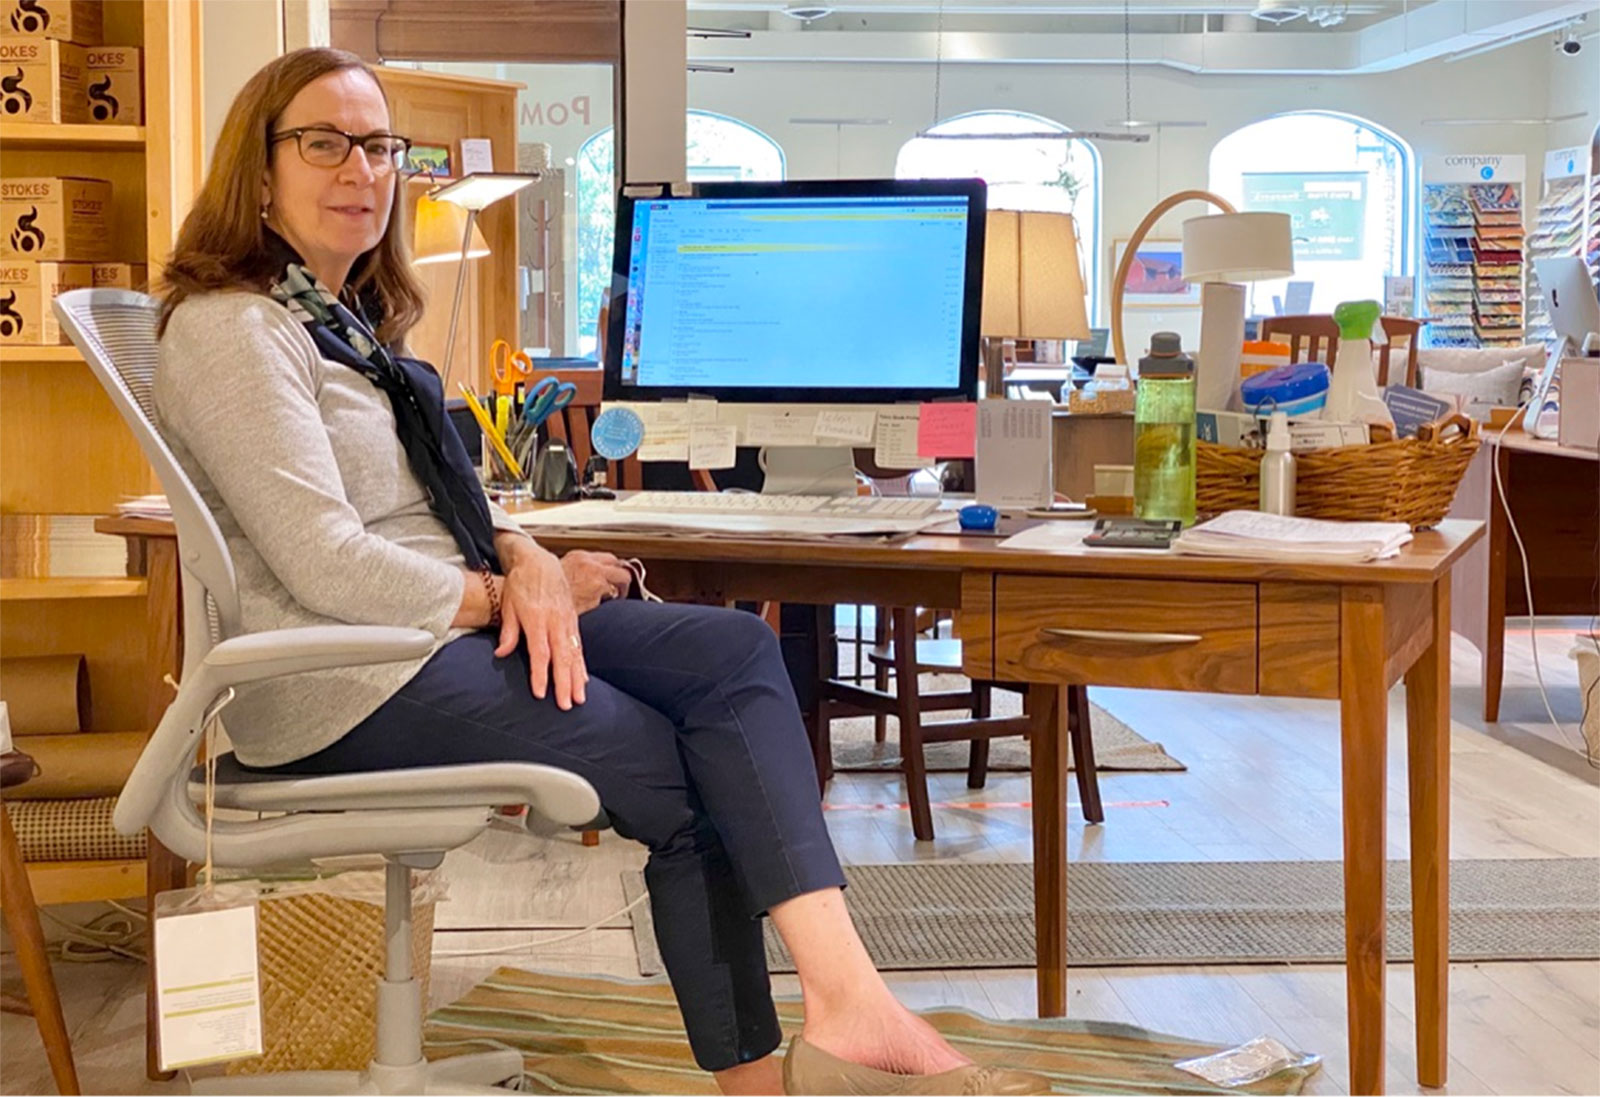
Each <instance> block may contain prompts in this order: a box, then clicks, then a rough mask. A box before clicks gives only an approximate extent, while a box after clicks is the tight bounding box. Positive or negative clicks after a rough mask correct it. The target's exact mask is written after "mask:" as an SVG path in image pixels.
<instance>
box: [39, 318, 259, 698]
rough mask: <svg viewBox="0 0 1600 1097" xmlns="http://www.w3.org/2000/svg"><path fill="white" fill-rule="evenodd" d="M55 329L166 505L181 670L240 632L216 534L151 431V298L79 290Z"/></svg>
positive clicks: (229, 564) (227, 564) (234, 589)
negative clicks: (94, 383) (174, 543)
mask: <svg viewBox="0 0 1600 1097" xmlns="http://www.w3.org/2000/svg"><path fill="white" fill-rule="evenodd" d="M55 311H56V316H57V318H58V319H59V320H60V321H61V328H62V330H63V331H65V332H66V333H67V336H68V338H70V339H71V340H72V342H73V344H74V345H75V346H76V347H77V348H78V350H79V351H80V352H82V354H83V357H84V360H85V361H86V362H88V363H89V369H90V370H91V371H92V372H93V373H94V375H95V378H96V379H97V380H98V381H99V382H100V384H101V387H103V388H104V389H105V390H106V395H107V396H109V397H110V398H111V403H112V405H113V406H114V407H115V408H116V409H117V412H118V414H120V415H121V416H122V419H123V421H124V422H125V423H127V424H128V429H129V430H131V431H132V432H133V436H134V438H135V439H137V440H138V442H139V448H140V449H141V450H143V451H144V455H145V458H146V459H147V460H149V462H150V464H151V465H152V466H153V467H154V469H155V473H156V477H157V479H158V480H160V482H161V487H162V490H163V491H165V492H166V495H167V501H168V503H170V504H171V506H172V519H173V523H174V524H175V525H176V526H177V530H178V560H179V564H180V567H181V570H182V580H183V612H184V660H183V661H184V669H185V671H187V670H188V669H189V668H190V667H191V666H193V665H194V664H195V663H196V662H198V661H199V660H200V659H201V658H203V657H204V656H205V654H206V652H207V651H209V650H210V649H211V646H212V645H213V644H214V643H216V642H217V641H218V640H220V639H222V638H223V637H225V636H231V635H234V634H236V633H237V632H238V631H239V591H238V586H237V583H236V581H235V579H234V573H233V561H232V559H231V558H230V557H229V556H228V549H227V545H226V543H225V542H224V541H223V539H222V531H221V530H219V529H218V528H217V523H216V520H215V519H214V518H212V516H211V511H210V510H209V509H207V507H206V505H205V502H204V500H202V499H201V498H200V493H199V492H198V491H196V490H195V486H194V484H193V482H191V481H190V479H189V477H188V476H187V475H186V474H185V473H184V471H183V469H182V467H181V466H179V464H178V462H177V459H176V458H174V457H173V455H172V450H170V449H169V448H168V447H167V444H166V442H165V441H164V440H163V439H162V437H161V434H160V432H159V431H158V430H157V429H156V426H155V403H154V397H153V389H154V385H155V374H156V364H157V362H158V360H159V357H160V356H159V351H158V348H157V345H156V321H157V319H158V317H159V315H160V306H159V304H158V303H157V302H156V300H155V299H154V298H152V297H148V296H146V295H145V294H142V293H135V292H133V291H131V290H123V289H82V290H73V291H71V292H69V293H63V294H62V295H61V296H60V297H57V298H56V300H55Z"/></svg>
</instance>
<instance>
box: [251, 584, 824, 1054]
mask: <svg viewBox="0 0 1600 1097" xmlns="http://www.w3.org/2000/svg"><path fill="white" fill-rule="evenodd" d="M579 628H580V631H581V632H582V634H583V652H584V659H585V661H586V662H587V664H588V667H589V674H590V681H589V685H588V691H587V692H588V700H587V701H586V702H585V703H584V704H582V705H575V706H573V708H572V709H571V710H570V711H568V712H562V711H561V710H560V709H558V708H557V707H556V705H555V701H554V699H553V698H554V691H553V690H552V691H550V693H549V695H548V696H547V697H546V699H545V700H543V701H540V700H538V699H537V698H535V697H534V696H533V694H532V691H531V690H530V688H529V685H528V657H527V652H526V650H524V649H522V648H519V649H518V652H517V654H516V655H514V656H510V657H507V658H504V659H497V658H495V655H494V648H495V644H496V642H497V638H498V633H490V632H476V633H473V634H471V635H469V636H463V637H461V638H460V639H458V640H455V641H453V642H451V643H449V644H446V645H445V646H444V647H443V648H441V649H440V650H439V651H438V652H437V653H435V654H434V656H433V658H432V659H430V660H429V661H428V663H427V664H426V665H425V666H424V667H423V668H422V670H421V671H420V672H418V674H417V675H416V677H415V678H413V679H412V680H411V681H410V682H408V683H407V684H406V685H405V686H404V687H403V688H402V689H401V690H400V692H399V693H397V694H395V696H393V697H391V698H390V699H389V700H388V701H386V702H384V704H383V706H382V707H380V708H379V709H378V710H377V711H376V712H374V713H373V714H372V715H371V716H369V717H368V718H367V719H366V720H364V721H362V722H361V723H360V724H358V725H357V726H356V727H355V728H353V729H351V730H350V732H349V733H347V734H346V735H345V736H344V737H343V738H342V739H340V740H339V741H338V742H337V743H334V744H333V745H332V746H329V747H327V748H325V749H323V750H321V751H318V752H317V753H316V754H313V755H311V756H310V757H307V758H303V759H301V760H299V761H297V762H291V763H289V764H288V765H285V766H280V767H277V768H276V769H275V770H274V772H286V773H315V774H327V773H345V772H351V771H358V770H373V769H400V768H405V767H409V766H432V765H441V764H452V763H470V762H497V761H526V762H542V763H545V764H547V765H552V766H560V767H561V768H563V769H567V770H571V771H572V772H574V773H577V774H579V775H581V776H583V777H584V778H586V779H587V780H588V781H589V782H590V783H591V784H593V785H594V787H595V790H596V791H597V792H598V793H599V794H600V801H601V803H602V804H603V805H604V807H605V810H606V812H607V814H608V815H610V817H611V820H612V824H613V826H614V827H615V828H616V830H617V833H619V834H621V835H624V836H625V837H628V838H634V839H637V840H638V841H640V842H643V843H644V844H645V845H646V846H647V847H649V850H650V859H649V862H648V864H646V866H645V880H646V882H647V883H648V884H649V887H650V905H651V910H652V912H653V914H654V916H655V926H656V939H657V941H658V942H659V943H660V946H661V957H662V961H663V962H664V964H665V965H666V969H667V974H668V975H669V976H670V978H671V980H672V987H673V991H674V993H675V994H676V996H677V999H678V1007H679V1009H680V1010H681V1011H682V1013H683V1019H684V1024H685V1026H686V1027H687V1029H688V1032H689V1044H690V1047H691V1048H692V1049H693V1051H694V1057H695V1061H696V1062H697V1063H699V1064H700V1066H701V1067H702V1068H703V1069H705V1070H723V1069H726V1068H727V1067H731V1066H735V1065H737V1064H739V1063H747V1062H751V1061H753V1060H755V1059H759V1058H761V1057H762V1056H764V1055H768V1054H770V1053H771V1052H773V1051H774V1050H776V1049H777V1047H778V1044H779V1042H780V1041H781V1039H782V1034H781V1032H780V1030H779V1028H778V1019H777V1013H776V1011H775V1010H774V1008H773V1004H772V994H771V988H770V985H769V983H768V980H767V965H766V956H765V951H764V949H763V945H762V929H761V921H760V916H761V915H762V914H763V913H764V912H765V911H766V910H767V909H768V908H770V907H772V906H773V905H775V904H777V903H781V902H783V901H784V900H785V899H792V898H794V897H795V896H797V895H803V894H805V893H807V892H811V891H818V890H821V889H823V888H830V887H841V886H843V884H844V874H843V873H842V872H841V870H840V868H839V861H838V858H837V857H836V856H835V854H834V850H833V843H832V841H831V840H830V839H829V837H828V832H827V829H826V827H825V826H824V824H823V821H822V810H821V806H820V804H819V802H818V798H817V777H816V769H815V767H814V765H813V762H812V759H811V751H810V747H809V745H808V743H807V740H806V735H805V728H804V724H803V723H802V721H801V719H800V712H799V707H798V706H797V705H796V703H795V698H794V690H793V688H792V687H791V686H790V683H789V678H788V675H787V673H786V672H785V670H784V665H783V659H782V658H781V656H780V655H779V651H778V643H777V638H776V637H775V636H774V635H773V634H772V630H771V629H769V628H768V627H767V626H766V624H765V623H763V622H762V620H761V619H760V618H758V617H756V616H754V615H753V614H749V613H740V612H737V611H733V610H725V609H717V608H712V607H707V606H684V605H662V604H658V603H650V602H639V601H614V602H606V603H603V604H602V605H600V606H599V607H598V608H596V609H594V610H591V611H590V612H588V613H586V614H584V615H583V616H582V617H580V618H579Z"/></svg>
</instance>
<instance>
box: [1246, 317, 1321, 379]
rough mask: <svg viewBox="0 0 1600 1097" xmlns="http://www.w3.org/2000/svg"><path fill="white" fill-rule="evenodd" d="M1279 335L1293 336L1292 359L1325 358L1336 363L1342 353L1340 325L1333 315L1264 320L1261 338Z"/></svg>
mask: <svg viewBox="0 0 1600 1097" xmlns="http://www.w3.org/2000/svg"><path fill="white" fill-rule="evenodd" d="M1275 335H1287V336H1288V337H1289V361H1291V362H1324V363H1326V364H1327V365H1328V366H1329V367H1332V365H1333V359H1334V356H1335V355H1337V354H1338V353H1339V325H1338V324H1335V323H1334V322H1333V317H1331V316H1268V317H1266V318H1265V319H1264V320H1262V321H1261V338H1263V339H1272V337H1273V336H1275ZM1277 342H1280V343H1281V342H1283V340H1282V339H1279V340H1277Z"/></svg>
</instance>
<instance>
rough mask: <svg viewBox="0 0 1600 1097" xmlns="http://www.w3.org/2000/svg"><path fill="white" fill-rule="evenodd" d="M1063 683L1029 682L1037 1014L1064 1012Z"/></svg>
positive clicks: (1065, 784)
mask: <svg viewBox="0 0 1600 1097" xmlns="http://www.w3.org/2000/svg"><path fill="white" fill-rule="evenodd" d="M1065 692H1066V689H1065V687H1063V686H1056V685H1030V686H1029V687H1028V712H1029V715H1031V716H1032V717H1033V735H1032V737H1031V738H1032V744H1033V746H1032V752H1033V753H1032V769H1033V916H1034V945H1035V950H1036V962H1037V964H1038V969H1039V971H1038V981H1039V1016H1040V1017H1064V1016H1065V1015H1066V1012H1067V707H1066V704H1065V698H1064V697H1063V696H1062V695H1063V694H1064V693H1065Z"/></svg>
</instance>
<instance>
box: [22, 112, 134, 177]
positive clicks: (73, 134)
mask: <svg viewBox="0 0 1600 1097" xmlns="http://www.w3.org/2000/svg"><path fill="white" fill-rule="evenodd" d="M0 145H4V146H5V148H6V150H7V151H19V152H20V151H23V150H33V149H77V150H82V151H84V152H96V151H99V152H112V151H120V152H143V151H144V147H145V128H144V127H143V126H100V125H94V126H90V125H52V124H51V123H48V122H6V123H3V124H0ZM7 174H10V172H9V170H8V171H7Z"/></svg>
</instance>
